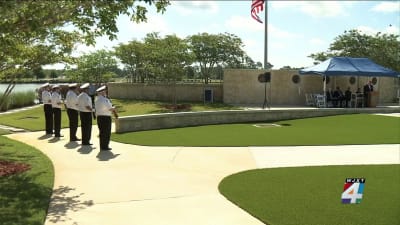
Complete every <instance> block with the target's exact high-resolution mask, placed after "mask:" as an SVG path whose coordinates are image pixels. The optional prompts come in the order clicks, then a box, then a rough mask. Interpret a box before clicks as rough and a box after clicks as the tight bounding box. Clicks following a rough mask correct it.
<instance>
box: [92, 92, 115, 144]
mask: <svg viewBox="0 0 400 225" xmlns="http://www.w3.org/2000/svg"><path fill="white" fill-rule="evenodd" d="M96 92H97V98H96V101H95V104H94V105H95V107H96V117H97V126H98V127H99V138H100V150H101V151H109V150H111V148H110V147H109V144H110V137H111V115H112V114H114V115H115V117H116V118H117V114H116V110H115V108H114V107H113V105H112V104H111V101H110V100H109V99H108V98H107V97H106V86H102V87H100V88H98V89H97V90H96Z"/></svg>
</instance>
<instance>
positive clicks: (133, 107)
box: [0, 99, 238, 131]
mask: <svg viewBox="0 0 400 225" xmlns="http://www.w3.org/2000/svg"><path fill="white" fill-rule="evenodd" d="M112 103H113V104H114V105H115V106H116V107H117V109H118V111H119V113H118V114H119V115H120V116H128V115H142V114H151V113H168V112H173V111H172V110H169V109H166V108H164V107H163V105H165V104H167V103H162V102H152V101H134V100H117V99H114V100H112ZM188 104H190V105H191V108H190V109H189V110H188V111H206V110H208V111H211V110H227V109H238V108H237V107H232V106H228V105H225V104H220V103H214V104H202V103H188ZM61 113H62V115H61V127H62V128H65V127H68V116H67V112H66V110H65V108H64V107H63V108H62V111H61ZM0 124H3V125H7V126H11V127H18V128H22V129H25V130H29V131H39V130H44V127H45V123H44V112H43V106H42V105H41V106H39V107H37V108H34V109H30V110H25V111H22V112H16V113H11V114H3V115H0ZM93 124H96V120H93Z"/></svg>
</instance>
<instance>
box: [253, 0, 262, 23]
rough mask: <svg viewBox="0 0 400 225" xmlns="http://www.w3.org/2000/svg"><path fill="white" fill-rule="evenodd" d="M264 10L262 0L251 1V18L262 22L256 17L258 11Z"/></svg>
mask: <svg viewBox="0 0 400 225" xmlns="http://www.w3.org/2000/svg"><path fill="white" fill-rule="evenodd" d="M263 10H264V0H253V2H252V3H251V17H253V19H255V20H257V21H258V22H259V23H263V22H262V21H261V19H260V17H258V15H257V14H258V13H260V12H261V11H263Z"/></svg>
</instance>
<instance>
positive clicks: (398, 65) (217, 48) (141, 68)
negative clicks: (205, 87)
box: [0, 0, 400, 104]
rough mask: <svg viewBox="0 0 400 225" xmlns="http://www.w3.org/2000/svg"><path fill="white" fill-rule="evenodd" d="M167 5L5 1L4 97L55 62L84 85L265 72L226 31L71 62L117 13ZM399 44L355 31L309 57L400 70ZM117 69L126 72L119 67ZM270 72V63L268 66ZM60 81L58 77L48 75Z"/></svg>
mask: <svg viewBox="0 0 400 225" xmlns="http://www.w3.org/2000/svg"><path fill="white" fill-rule="evenodd" d="M169 4H170V2H169V1H168V0H118V1H116V0H98V1H62V0H60V1H47V0H37V1H19V0H9V1H1V2H0V30H1V34H0V46H2V48H1V50H0V79H2V80H8V81H9V82H10V88H7V93H5V95H7V94H9V93H10V92H11V91H12V89H13V86H12V85H13V84H14V83H15V79H16V78H17V77H18V76H17V75H18V74H19V76H22V75H24V74H25V75H26V74H29V73H33V76H36V77H38V76H39V77H40V76H41V75H40V73H41V68H42V66H43V65H49V64H54V63H64V64H66V65H76V68H73V67H71V68H67V70H66V71H65V76H67V77H69V78H70V79H73V80H75V81H79V82H80V81H82V82H85V81H90V82H106V81H108V80H109V79H111V78H113V77H118V76H125V77H128V78H129V81H131V82H155V81H157V80H161V81H163V82H176V81H179V80H180V79H183V78H200V79H203V82H204V83H208V82H209V80H210V79H215V78H222V69H223V68H262V64H261V63H260V62H254V61H253V60H252V59H251V58H250V57H249V56H248V55H247V54H246V52H245V51H244V50H243V43H242V40H241V39H240V38H239V37H237V36H236V35H235V34H229V33H220V34H208V33H199V34H194V35H191V36H188V37H186V38H183V39H182V38H179V37H177V36H176V35H166V36H165V37H160V36H159V34H157V33H150V34H147V35H146V37H145V38H144V39H143V40H141V41H137V40H132V41H130V42H129V43H126V44H120V45H118V46H117V47H115V48H114V49H113V50H112V51H106V50H100V51H97V52H94V53H90V54H86V55H82V56H80V57H73V56H72V52H73V50H74V48H75V47H76V46H77V45H78V44H82V43H83V44H86V45H94V44H95V39H96V38H97V37H101V36H107V37H108V38H109V39H110V40H114V39H115V38H116V37H117V36H116V34H117V33H118V27H117V25H116V20H117V17H118V16H119V15H128V16H130V18H131V20H132V21H134V22H137V23H140V22H145V21H146V20H147V17H146V14H147V9H148V8H150V7H154V8H155V9H156V10H157V12H158V13H163V12H165V11H166V10H167V7H168V5H169ZM71 27H72V28H73V29H70V28H71ZM399 40H400V38H399V35H394V34H383V33H377V34H375V35H367V34H363V33H361V32H360V31H357V30H350V31H345V32H344V34H342V35H339V36H338V37H336V38H335V40H334V42H333V43H332V44H331V46H330V48H329V49H328V50H327V51H325V52H319V53H314V54H311V55H310V56H309V57H311V58H313V59H314V60H315V63H318V62H321V61H323V60H325V59H327V58H329V57H332V56H350V57H367V58H370V59H371V60H373V61H375V62H376V63H378V64H381V65H383V66H385V67H388V68H390V69H393V70H396V71H400V55H399V54H398V49H399V48H400V41H399ZM120 64H121V65H123V68H124V69H123V70H122V71H121V70H119V69H118V65H120ZM272 67H273V65H271V64H270V63H268V65H267V66H266V68H272ZM284 68H286V69H290V68H291V67H290V66H285V67H284ZM27 71H29V72H27ZM56 75H58V73H57V72H55V73H52V74H51V75H50V76H53V77H54V76H56ZM3 97H4V96H3ZM3 97H2V98H0V104H1V102H2V99H3Z"/></svg>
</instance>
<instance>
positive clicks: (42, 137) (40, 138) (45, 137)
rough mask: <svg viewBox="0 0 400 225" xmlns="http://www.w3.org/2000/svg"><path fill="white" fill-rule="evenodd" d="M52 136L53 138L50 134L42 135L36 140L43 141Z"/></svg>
mask: <svg viewBox="0 0 400 225" xmlns="http://www.w3.org/2000/svg"><path fill="white" fill-rule="evenodd" d="M52 136H53V135H51V134H44V135H42V136H40V137H38V139H39V140H44V139H47V138H51V137H52Z"/></svg>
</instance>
